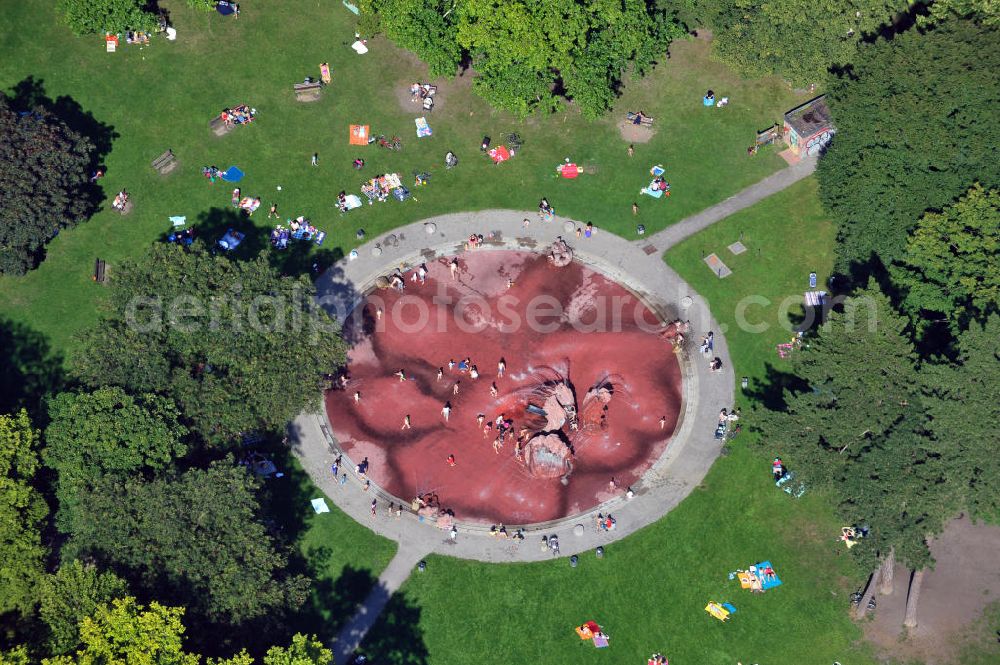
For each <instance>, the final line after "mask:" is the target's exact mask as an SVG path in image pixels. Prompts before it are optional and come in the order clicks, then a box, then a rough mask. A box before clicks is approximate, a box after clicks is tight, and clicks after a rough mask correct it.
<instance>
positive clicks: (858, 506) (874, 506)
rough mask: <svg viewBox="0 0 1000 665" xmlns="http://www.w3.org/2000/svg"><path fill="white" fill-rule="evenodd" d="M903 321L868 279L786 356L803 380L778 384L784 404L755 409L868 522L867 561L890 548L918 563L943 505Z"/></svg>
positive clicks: (775, 436) (844, 508)
mask: <svg viewBox="0 0 1000 665" xmlns="http://www.w3.org/2000/svg"><path fill="white" fill-rule="evenodd" d="M906 325H907V320H906V318H905V317H902V316H899V315H897V314H896V313H895V311H894V310H893V309H892V306H891V304H890V302H889V299H888V298H887V297H886V296H884V295H883V294H882V293H881V292H880V291H879V290H878V288H877V287H876V286H875V285H874V284H871V285H869V288H868V289H866V290H863V291H861V292H859V293H858V294H857V295H855V296H852V297H850V298H848V299H847V300H846V301H845V302H844V311H843V312H832V313H831V315H830V318H829V321H828V323H827V324H825V325H824V326H823V327H822V328H821V329H820V331H819V332H818V334H817V335H816V336H815V337H814V338H812V339H811V340H810V343H809V346H808V348H807V349H805V350H803V352H802V353H800V354H797V356H795V357H794V361H793V371H794V373H795V374H796V375H797V376H798V377H800V378H801V379H803V380H804V381H805V382H806V383H807V385H808V388H807V389H806V390H804V391H801V392H793V391H786V396H785V401H786V404H787V408H786V409H785V410H783V411H768V412H764V413H763V414H762V418H761V427H762V429H763V431H764V435H765V439H766V440H767V441H769V442H771V443H772V445H773V446H774V447H775V449H776V451H777V452H778V453H779V454H780V455H782V456H783V457H785V458H786V463H789V464H791V465H792V466H793V467H794V468H795V469H796V472H797V473H801V474H802V475H803V477H804V478H805V480H806V482H807V483H809V484H812V485H815V486H821V487H824V488H826V489H827V490H828V491H829V492H831V493H832V494H833V496H834V497H835V498H836V501H837V504H838V508H839V512H840V513H841V514H842V516H843V517H844V518H845V519H848V520H851V521H852V522H853V523H855V524H869V525H870V526H871V530H872V537H871V538H869V539H868V540H867V542H866V543H865V547H864V548H854V549H855V550H857V552H856V553H857V554H861V555H863V556H865V557H868V562H869V563H872V562H873V561H874V560H875V558H877V557H878V555H879V552H882V553H884V552H887V551H889V549H890V548H892V547H895V549H896V553H897V556H898V557H899V558H900V559H901V560H902V561H904V562H906V563H908V564H910V565H912V566H915V567H921V566H922V565H923V564H924V563H925V562H926V560H927V557H929V552H928V551H927V548H926V545H925V544H924V540H925V538H926V536H927V535H928V534H929V533H933V532H935V531H936V529H937V528H938V527H939V525H940V521H941V520H943V519H944V515H945V514H946V513H944V511H941V510H940V508H941V500H942V497H941V496H940V495H939V494H938V492H937V489H938V483H939V481H940V479H941V476H942V473H943V471H942V469H941V468H940V464H939V459H940V454H939V453H938V451H936V450H935V449H934V442H933V441H932V440H931V439H930V438H929V437H928V436H926V422H925V421H926V418H925V416H924V409H923V407H922V405H921V402H920V385H919V379H918V374H917V367H916V358H915V354H914V352H913V347H912V344H911V343H910V342H909V339H908V337H907V335H906ZM935 520H937V521H935Z"/></svg>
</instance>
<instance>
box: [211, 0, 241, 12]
mask: <svg viewBox="0 0 1000 665" xmlns="http://www.w3.org/2000/svg"><path fill="white" fill-rule="evenodd" d="M215 11H217V12H219V13H220V14H222V15H223V16H229V15H230V14H232V13H233V12H234V11H236V10H235V9H233V5H232V4H231V3H229V2H226V0H221V1H220V2H219V4H217V5H216V6H215Z"/></svg>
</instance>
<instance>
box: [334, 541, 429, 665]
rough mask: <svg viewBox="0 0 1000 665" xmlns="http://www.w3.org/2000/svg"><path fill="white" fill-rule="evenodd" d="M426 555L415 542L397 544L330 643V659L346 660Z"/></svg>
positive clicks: (343, 663)
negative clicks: (364, 594) (335, 638)
mask: <svg viewBox="0 0 1000 665" xmlns="http://www.w3.org/2000/svg"><path fill="white" fill-rule="evenodd" d="M425 556H427V551H426V549H425V548H424V547H421V546H420V544H418V543H400V546H399V550H398V551H397V552H396V556H394V557H393V558H392V561H390V562H389V565H388V566H386V569H385V570H383V571H382V574H381V575H379V577H378V582H376V584H375V587H374V588H373V589H372V590H371V592H369V594H368V597H367V598H365V600H364V602H363V603H361V605H360V606H359V607H358V609H357V611H356V612H355V614H354V616H353V617H352V618H351V621H350V623H348V624H347V625H346V626H344V628H343V629H342V630H341V631H340V635H339V636H338V637H337V640H336V641H335V642H334V645H333V658H334V662H335V663H336V665H346V663H348V662H349V660H350V657H351V655H352V654H353V653H354V650H355V649H357V648H358V646H359V645H360V644H361V640H363V639H364V638H365V635H367V634H368V631H369V630H371V628H372V626H374V625H375V622H376V621H377V620H378V617H379V615H380V614H382V610H384V609H385V606H386V603H388V602H389V599H390V598H391V597H392V594H394V593H396V591H398V590H399V587H401V586H403V582H405V581H406V579H407V578H408V577H409V576H410V572H411V571H412V570H413V567H414V566H416V565H417V563H419V562H420V560H421V559H423V558H424V557H425Z"/></svg>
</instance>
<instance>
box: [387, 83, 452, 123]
mask: <svg viewBox="0 0 1000 665" xmlns="http://www.w3.org/2000/svg"><path fill="white" fill-rule="evenodd" d="M412 83H413V81H397V82H396V84H395V85H394V86H393V88H392V91H393V92H394V93H395V94H396V101H397V102H398V103H399V108H401V109H403V111H404V112H406V113H418V114H421V115H423V114H426V113H427V112H426V111H424V100H422V99H421V98H420V97H417V98H416V99H413V96H412V95H411V94H410V85H411V84H412ZM443 106H444V95H442V94H441V88H438V89H437V92H435V93H434V108H435V109H439V108H441V107H443Z"/></svg>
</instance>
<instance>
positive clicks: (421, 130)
mask: <svg viewBox="0 0 1000 665" xmlns="http://www.w3.org/2000/svg"><path fill="white" fill-rule="evenodd" d="M413 122H414V123H415V124H416V125H417V138H418V139H419V138H423V137H425V136H430V135H431V134H432V133H433V132H432V131H431V127H430V125H428V124H427V118H417V119H416V120H414V121H413Z"/></svg>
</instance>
